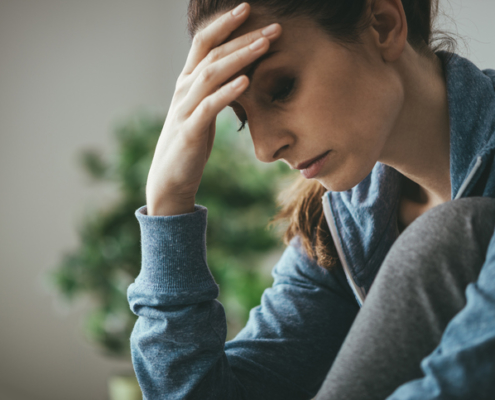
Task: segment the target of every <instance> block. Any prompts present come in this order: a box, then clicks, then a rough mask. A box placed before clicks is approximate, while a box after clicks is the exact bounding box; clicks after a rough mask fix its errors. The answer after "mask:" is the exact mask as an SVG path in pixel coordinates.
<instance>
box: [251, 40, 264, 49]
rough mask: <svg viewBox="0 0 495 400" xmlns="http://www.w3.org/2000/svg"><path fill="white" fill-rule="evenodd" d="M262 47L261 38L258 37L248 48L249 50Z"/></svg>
mask: <svg viewBox="0 0 495 400" xmlns="http://www.w3.org/2000/svg"><path fill="white" fill-rule="evenodd" d="M262 47H263V38H259V39H258V40H257V41H256V42H254V43H251V44H250V45H249V48H250V49H251V50H259V49H261V48H262Z"/></svg>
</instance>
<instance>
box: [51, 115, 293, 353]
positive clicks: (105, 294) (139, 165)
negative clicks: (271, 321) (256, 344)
mask: <svg viewBox="0 0 495 400" xmlns="http://www.w3.org/2000/svg"><path fill="white" fill-rule="evenodd" d="M162 126H163V118H159V117H153V116H150V115H148V114H140V115H136V116H134V117H133V118H130V119H129V120H128V121H126V122H125V124H123V125H121V126H120V127H119V128H118V129H116V130H115V138H116V140H117V143H118V147H117V152H116V155H115V156H114V158H112V159H111V160H110V161H107V160H106V159H105V157H103V156H102V155H101V154H100V152H99V151H97V150H85V151H83V152H82V153H81V157H80V160H81V164H82V166H83V167H84V170H85V171H86V172H87V173H88V174H89V175H90V176H91V177H92V178H93V179H94V180H95V181H97V182H101V183H106V184H113V185H115V184H116V185H117V186H118V189H119V193H120V197H119V199H118V201H116V202H114V203H113V204H111V205H110V207H107V208H105V209H94V210H93V211H91V212H89V213H88V215H86V216H85V217H84V218H83V219H82V221H81V222H80V223H79V225H78V228H77V230H78V235H79V241H80V244H79V247H78V248H77V249H75V250H73V251H70V252H66V253H65V254H64V255H63V256H62V260H61V262H60V264H59V265H58V266H57V268H56V269H54V270H53V271H51V272H50V274H49V278H50V281H51V282H52V283H54V285H55V287H56V288H57V290H58V291H59V292H61V293H62V295H63V296H64V297H65V299H67V300H69V301H73V300H74V299H75V298H77V297H80V296H89V297H90V298H91V299H92V301H93V304H94V308H93V310H92V311H91V312H90V313H89V315H88V316H87V318H86V322H85V331H86V335H87V337H88V338H89V340H90V341H92V342H94V343H96V344H98V345H99V347H100V349H101V350H103V351H104V352H105V353H106V354H108V355H113V356H121V357H129V336H130V333H131V331H132V328H133V326H134V323H135V320H136V316H135V315H134V314H133V313H132V312H131V311H130V309H129V305H128V303H127V296H126V291H127V287H128V286H129V284H130V283H132V282H133V280H134V279H135V277H136V276H137V275H138V273H139V269H140V263H141V259H140V257H141V249H140V231H139V224H138V222H137V220H136V218H135V215H134V213H135V211H136V209H138V208H139V207H141V206H143V205H144V204H145V203H146V198H145V184H146V178H147V175H148V171H149V167H150V165H151V160H152V156H153V153H154V149H155V146H156V143H157V140H158V137H159V135H160V132H161V128H162ZM241 137H242V138H243V140H241ZM249 144H251V146H249ZM289 173H290V169H289V168H288V167H287V166H286V165H285V164H282V163H275V164H273V165H270V166H269V167H267V166H266V165H264V164H261V163H259V162H258V161H256V160H255V157H254V151H253V148H252V143H251V141H249V143H248V142H247V141H246V140H245V135H244V134H243V135H241V134H236V133H235V127H234V122H233V120H232V119H231V118H228V117H227V116H226V115H225V114H224V113H222V114H220V116H219V118H218V119H217V133H216V137H215V145H214V148H213V151H212V154H211V156H210V160H209V161H208V163H207V166H206V169H205V172H204V175H203V179H202V181H201V185H200V188H199V191H198V193H197V196H196V203H197V204H201V205H204V206H206V207H207V208H208V229H207V255H208V265H209V267H210V269H211V271H212V273H213V276H214V277H215V280H216V282H217V283H218V284H219V285H220V288H221V294H220V298H219V300H220V301H221V302H222V303H223V304H224V306H225V310H226V314H227V321H228V332H229V333H228V338H232V337H233V336H234V335H235V334H236V333H237V332H238V330H239V329H240V327H242V326H243V325H244V324H245V322H246V320H247V317H248V313H249V310H250V309H251V308H252V307H254V306H256V305H257V304H259V301H260V297H261V294H262V292H263V290H264V289H265V288H266V287H267V286H269V285H270V284H271V277H270V276H269V275H267V274H266V273H264V272H263V271H262V270H261V268H260V262H261V260H262V258H263V256H265V255H266V254H268V253H269V252H271V251H274V249H275V250H276V249H281V247H282V243H281V240H280V239H279V237H280V235H279V234H277V233H276V232H274V231H273V230H269V229H267V228H266V225H267V223H268V221H269V219H270V218H271V217H272V216H273V215H274V213H275V212H276V206H275V196H276V194H277V192H278V190H279V183H281V182H283V181H281V178H283V177H284V176H286V175H288V174H289Z"/></svg>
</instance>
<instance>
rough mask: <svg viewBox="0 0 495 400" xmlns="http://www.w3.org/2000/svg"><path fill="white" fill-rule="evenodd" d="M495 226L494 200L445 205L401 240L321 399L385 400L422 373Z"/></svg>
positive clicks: (472, 278) (419, 220)
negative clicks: (421, 365) (424, 364)
mask: <svg viewBox="0 0 495 400" xmlns="http://www.w3.org/2000/svg"><path fill="white" fill-rule="evenodd" d="M494 229H495V199H491V198H487V197H470V198H462V199H458V200H452V201H449V202H447V203H443V204H441V205H440V206H437V207H435V208H433V209H431V210H429V211H428V212H426V213H424V214H423V215H421V216H420V217H419V218H417V219H416V220H415V221H414V222H413V223H412V224H411V225H409V226H408V227H407V228H406V229H405V230H404V232H402V234H401V235H400V236H399V238H398V239H397V241H396V242H395V243H394V245H393V246H392V248H391V249H390V251H389V253H388V254H387V257H386V258H385V260H384V262H383V264H382V266H381V268H380V271H379V273H378V274H377V276H376V278H375V281H374V283H373V285H372V287H371V289H370V291H369V293H368V296H367V297H366V300H365V302H364V305H363V307H362V309H361V310H360V311H359V313H358V315H357V317H356V319H355V321H354V323H353V325H352V327H351V329H350V331H349V334H348V335H347V337H346V340H345V341H344V343H343V345H342V347H341V349H340V352H339V354H338V355H337V358H336V360H335V362H334V364H333V366H332V368H331V369H330V371H329V373H328V375H327V377H326V379H325V381H324V383H323V385H322V387H321V389H320V391H319V392H318V395H317V397H316V399H317V400H372V399H376V400H384V399H385V398H386V397H388V396H389V395H391V394H392V393H393V392H394V391H395V389H396V388H397V387H399V386H400V385H401V384H403V383H405V382H408V381H410V380H413V379H418V378H421V377H422V376H423V374H422V372H421V369H420V362H421V360H422V359H423V358H424V357H426V356H427V355H428V354H430V353H431V352H432V351H433V350H434V349H435V347H437V345H438V344H439V343H440V338H441V335H442V333H443V331H444V330H445V328H446V326H447V324H448V323H449V321H450V320H451V319H452V318H453V317H454V316H455V315H456V314H457V313H458V312H459V311H460V310H461V309H462V308H463V307H464V305H465V304H466V296H465V289H466V287H467V285H468V284H469V283H471V282H473V281H475V280H476V279H477V277H478V275H479V272H480V270H481V267H482V265H483V262H484V260H485V255H486V251H487V249H488V244H489V242H490V239H491V237H492V235H493V233H494Z"/></svg>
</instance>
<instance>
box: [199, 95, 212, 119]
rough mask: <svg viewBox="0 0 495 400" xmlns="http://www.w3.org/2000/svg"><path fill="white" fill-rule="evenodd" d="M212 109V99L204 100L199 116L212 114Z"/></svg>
mask: <svg viewBox="0 0 495 400" xmlns="http://www.w3.org/2000/svg"><path fill="white" fill-rule="evenodd" d="M211 109H212V104H211V99H210V98H207V99H205V100H203V102H202V103H201V105H200V107H199V114H200V115H201V116H207V115H209V114H210V112H211Z"/></svg>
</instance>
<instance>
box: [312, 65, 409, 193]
mask: <svg viewBox="0 0 495 400" xmlns="http://www.w3.org/2000/svg"><path fill="white" fill-rule="evenodd" d="M315 87H317V88H318V89H317V90H316V91H315V92H314V95H315V96H314V97H313V100H312V101H313V104H312V105H311V106H310V107H308V110H311V111H310V112H309V114H311V117H310V118H308V120H309V121H313V122H312V124H316V125H313V126H314V129H315V131H318V132H320V135H319V136H325V138H324V143H325V145H326V147H329V148H332V149H333V157H332V159H331V162H329V163H328V165H326V168H325V176H322V177H321V178H320V179H319V180H320V183H322V184H323V186H325V187H326V188H327V190H334V191H345V190H349V189H351V188H352V187H354V186H356V185H357V184H358V183H359V182H361V181H362V180H363V179H364V178H366V176H368V174H369V173H370V172H371V170H372V169H373V167H374V165H375V164H376V162H377V161H378V159H379V158H380V155H381V153H382V150H383V148H384V146H385V143H386V141H387V138H388V137H389V136H390V134H391V132H392V130H393V128H394V125H395V123H396V121H397V118H398V115H399V113H400V110H401V107H402V104H403V92H402V91H401V85H400V82H398V81H394V79H390V78H388V79H385V77H382V78H380V77H379V76H377V75H372V74H370V73H369V72H368V73H367V72H364V71H362V70H361V71H360V70H359V69H355V70H347V72H346V73H345V74H344V73H343V74H341V75H340V77H339V79H333V78H332V77H331V76H328V77H327V78H326V79H324V80H322V81H320V85H319V86H318V85H317V86H315ZM323 132H324V133H323Z"/></svg>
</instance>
